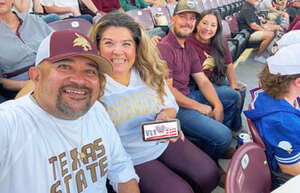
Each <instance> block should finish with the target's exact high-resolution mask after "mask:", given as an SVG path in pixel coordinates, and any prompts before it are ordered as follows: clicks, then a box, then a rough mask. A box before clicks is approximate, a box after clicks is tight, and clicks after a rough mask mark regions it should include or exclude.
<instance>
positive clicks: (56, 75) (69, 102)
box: [29, 56, 99, 119]
mask: <svg viewBox="0 0 300 193" xmlns="http://www.w3.org/2000/svg"><path fill="white" fill-rule="evenodd" d="M29 74H30V76H31V79H32V80H33V82H34V83H35V91H34V93H33V96H34V98H35V99H36V101H37V103H38V104H39V105H40V106H41V108H43V109H44V110H45V111H47V112H48V113H50V114H52V115H54V116H56V117H58V118H62V119H76V118H78V117H80V116H82V115H84V114H85V113H86V112H87V111H88V110H89V109H90V107H91V106H92V105H93V104H94V102H95V101H96V100H97V98H98V93H99V78H98V70H97V64H96V63H95V62H94V61H92V60H90V59H88V58H86V57H83V56H70V57H67V58H64V59H61V60H59V61H56V62H50V61H48V60H44V61H43V62H42V63H41V64H40V65H39V66H38V67H34V68H31V69H30V72H29Z"/></svg>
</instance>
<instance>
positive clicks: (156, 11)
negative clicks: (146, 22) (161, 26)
mask: <svg viewBox="0 0 300 193" xmlns="http://www.w3.org/2000/svg"><path fill="white" fill-rule="evenodd" d="M174 9H175V8H174ZM150 12H151V16H152V19H153V22H154V25H156V26H158V23H157V21H156V20H155V16H156V14H163V15H164V16H165V17H166V19H167V22H168V24H170V23H171V16H170V13H169V10H168V9H167V8H166V7H161V6H152V7H150Z"/></svg>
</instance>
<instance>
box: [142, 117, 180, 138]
mask: <svg viewBox="0 0 300 193" xmlns="http://www.w3.org/2000/svg"><path fill="white" fill-rule="evenodd" d="M179 129H180V123H179V120H178V119H172V120H168V121H151V122H145V123H142V132H143V140H144V141H152V140H160V139H168V138H175V137H178V135H179Z"/></svg>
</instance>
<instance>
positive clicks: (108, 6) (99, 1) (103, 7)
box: [92, 0, 125, 14]
mask: <svg viewBox="0 0 300 193" xmlns="http://www.w3.org/2000/svg"><path fill="white" fill-rule="evenodd" d="M92 1H93V3H94V4H95V6H96V7H97V9H98V10H99V11H100V13H101V14H106V13H109V12H112V11H119V12H121V13H125V11H124V10H123V8H122V7H121V4H120V2H119V0H109V1H108V0H92Z"/></svg>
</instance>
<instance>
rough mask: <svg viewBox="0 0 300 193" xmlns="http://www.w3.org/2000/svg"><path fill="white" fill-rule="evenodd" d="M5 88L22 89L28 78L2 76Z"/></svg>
mask: <svg viewBox="0 0 300 193" xmlns="http://www.w3.org/2000/svg"><path fill="white" fill-rule="evenodd" d="M1 80H2V86H3V88H5V89H7V90H11V91H18V90H21V89H22V88H23V87H24V86H25V84H26V83H27V82H28V80H10V79H7V78H1Z"/></svg>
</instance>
